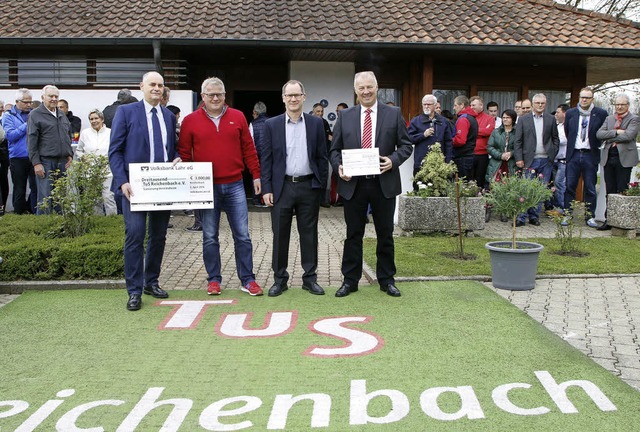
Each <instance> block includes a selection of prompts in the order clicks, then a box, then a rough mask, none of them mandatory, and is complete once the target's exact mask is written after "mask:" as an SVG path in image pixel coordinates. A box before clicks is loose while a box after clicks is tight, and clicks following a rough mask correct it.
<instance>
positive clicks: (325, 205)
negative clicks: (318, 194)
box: [320, 202, 331, 208]
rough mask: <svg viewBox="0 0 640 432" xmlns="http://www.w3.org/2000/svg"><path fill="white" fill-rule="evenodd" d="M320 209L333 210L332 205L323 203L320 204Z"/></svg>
mask: <svg viewBox="0 0 640 432" xmlns="http://www.w3.org/2000/svg"><path fill="white" fill-rule="evenodd" d="M320 207H324V208H331V204H329V203H328V202H323V203H321V204H320Z"/></svg>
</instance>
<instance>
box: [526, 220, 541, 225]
mask: <svg viewBox="0 0 640 432" xmlns="http://www.w3.org/2000/svg"><path fill="white" fill-rule="evenodd" d="M529 223H530V224H531V225H535V226H540V221H539V220H538V219H529Z"/></svg>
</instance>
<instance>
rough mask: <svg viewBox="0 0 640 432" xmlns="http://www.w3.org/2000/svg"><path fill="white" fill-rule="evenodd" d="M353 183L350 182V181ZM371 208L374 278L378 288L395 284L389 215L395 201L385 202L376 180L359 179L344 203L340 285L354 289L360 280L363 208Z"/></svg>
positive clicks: (390, 218) (390, 215) (394, 206)
mask: <svg viewBox="0 0 640 432" xmlns="http://www.w3.org/2000/svg"><path fill="white" fill-rule="evenodd" d="M351 181H353V180H351ZM369 205H371V212H372V214H373V224H374V226H375V229H376V237H377V246H376V258H377V262H376V275H377V278H378V283H379V284H380V286H386V285H388V284H392V283H395V280H394V278H393V277H394V275H395V274H396V264H395V250H394V244H393V214H394V213H395V210H396V197H392V198H385V196H384V194H383V193H382V188H381V187H380V179H379V178H378V177H375V178H372V179H365V178H363V177H360V178H359V179H358V184H357V185H356V190H355V192H354V194H353V196H352V197H351V199H348V200H347V199H345V200H344V219H345V221H346V223H347V238H346V239H345V241H344V252H343V255H342V275H343V276H344V282H345V283H347V284H349V285H351V286H352V287H357V286H358V282H359V281H360V278H361V277H362V238H363V237H364V229H365V225H366V221H367V208H368V207H369Z"/></svg>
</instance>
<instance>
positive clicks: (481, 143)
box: [470, 96, 496, 189]
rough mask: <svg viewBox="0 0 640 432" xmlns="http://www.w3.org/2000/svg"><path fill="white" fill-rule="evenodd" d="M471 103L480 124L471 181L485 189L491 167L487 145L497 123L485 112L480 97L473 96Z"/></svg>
mask: <svg viewBox="0 0 640 432" xmlns="http://www.w3.org/2000/svg"><path fill="white" fill-rule="evenodd" d="M470 102H471V109H472V110H473V111H474V112H475V113H476V121H477V122H478V136H477V137H476V147H475V149H474V151H473V169H472V170H471V179H470V180H475V181H476V184H477V185H478V186H480V187H481V188H483V189H484V187H485V183H486V180H485V177H486V175H487V166H489V155H488V153H487V143H488V142H489V137H490V136H491V132H493V129H494V128H495V125H496V121H495V119H494V118H493V117H491V116H490V115H489V114H487V113H486V112H484V101H483V100H482V99H481V98H480V96H473V97H472V98H471V99H470Z"/></svg>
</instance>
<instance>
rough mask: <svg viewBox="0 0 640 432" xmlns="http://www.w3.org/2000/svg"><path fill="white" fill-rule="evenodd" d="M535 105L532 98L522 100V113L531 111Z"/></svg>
mask: <svg viewBox="0 0 640 432" xmlns="http://www.w3.org/2000/svg"><path fill="white" fill-rule="evenodd" d="M532 107H533V105H532V104H531V99H525V100H523V101H522V107H521V108H520V112H521V113H522V114H521V115H526V114H529V113H530V112H531V108H532Z"/></svg>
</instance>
